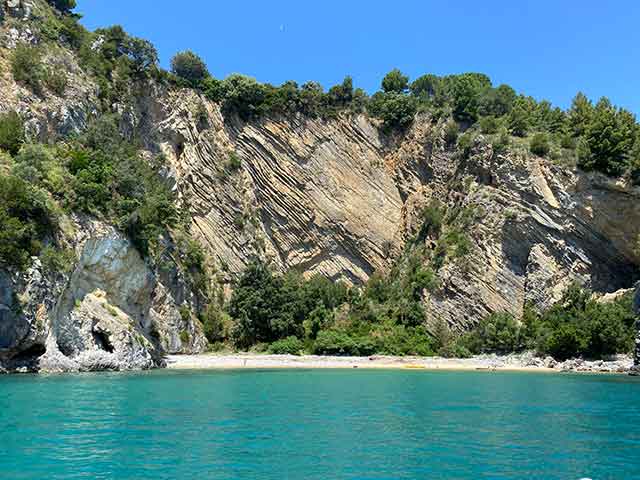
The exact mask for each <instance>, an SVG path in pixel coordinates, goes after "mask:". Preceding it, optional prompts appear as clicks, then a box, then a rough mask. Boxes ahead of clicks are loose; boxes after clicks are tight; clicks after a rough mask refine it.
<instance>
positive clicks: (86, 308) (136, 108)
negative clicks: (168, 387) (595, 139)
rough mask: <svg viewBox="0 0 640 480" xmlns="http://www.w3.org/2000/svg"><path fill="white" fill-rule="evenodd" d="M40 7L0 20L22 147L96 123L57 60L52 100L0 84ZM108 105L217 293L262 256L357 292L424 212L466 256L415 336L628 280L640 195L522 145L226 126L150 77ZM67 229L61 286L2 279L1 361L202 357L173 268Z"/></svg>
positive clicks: (427, 125) (116, 364)
mask: <svg viewBox="0 0 640 480" xmlns="http://www.w3.org/2000/svg"><path fill="white" fill-rule="evenodd" d="M38 5H39V4H38V3H32V2H28V1H18V0H16V1H4V2H0V6H2V11H1V12H0V15H1V16H6V17H9V20H10V21H9V22H7V23H6V24H5V25H4V26H3V28H2V29H0V110H1V111H8V110H16V111H18V112H19V113H20V114H21V115H22V116H23V118H25V120H26V126H27V133H28V135H29V137H30V138H31V139H32V140H38V141H43V142H46V141H51V140H53V139H60V138H64V137H65V136H67V135H70V134H73V133H74V132H81V131H82V130H83V129H84V128H85V127H86V125H87V121H88V119H89V118H90V117H91V116H92V115H94V114H95V113H96V112H97V111H99V110H100V106H99V101H98V92H99V86H98V85H96V84H95V83H94V82H93V81H92V80H91V78H90V77H89V76H87V75H85V74H84V72H83V71H82V69H81V68H80V67H79V65H78V62H77V59H76V58H74V56H73V55H72V54H71V52H70V51H69V50H66V49H64V48H60V49H59V50H58V51H56V52H51V53H50V54H48V55H47V56H46V58H45V61H46V62H48V63H49V64H50V65H52V66H58V67H59V68H64V69H65V71H67V72H68V80H69V82H68V85H69V86H68V88H67V89H66V91H65V93H64V95H62V96H56V95H52V94H50V93H46V94H44V95H35V94H34V93H32V92H30V91H29V90H28V89H27V88H25V87H24V86H22V85H19V84H17V83H16V82H15V81H14V79H13V77H12V75H11V72H10V68H9V60H8V59H9V58H10V54H11V51H12V49H13V48H15V46H16V44H17V43H18V42H27V43H37V42H38V38H37V35H34V34H32V32H31V31H30V30H29V28H26V27H21V25H22V23H21V22H29V21H31V22H32V21H34V19H36V20H37V19H38V18H40V17H38V15H39V10H38ZM111 107H112V109H113V110H114V111H117V112H119V113H120V114H121V117H122V125H121V127H122V128H123V130H125V131H128V132H135V133H136V134H137V135H138V136H139V137H140V138H141V139H142V143H143V145H144V149H143V150H144V151H143V154H145V155H152V154H153V155H156V154H159V153H162V154H164V157H165V158H166V159H167V169H166V171H165V174H166V177H167V178H168V179H170V181H171V182H172V184H173V185H174V188H175V189H176V190H177V192H178V193H179V197H180V198H181V201H182V202H181V203H182V206H183V208H184V209H185V210H187V211H188V215H189V218H190V219H191V231H192V234H193V235H194V236H195V237H196V238H197V239H198V240H199V241H200V242H201V244H202V245H203V246H204V247H205V249H206V251H207V252H208V255H209V256H210V258H211V261H212V263H213V264H214V265H215V267H216V269H217V271H218V272H219V278H220V279H221V280H222V281H223V282H227V281H228V280H229V279H231V278H233V277H234V276H235V275H236V274H238V273H239V272H241V271H242V270H243V268H244V267H245V266H246V265H247V263H248V262H249V261H250V259H251V258H253V257H254V256H260V257H263V258H268V259H270V260H271V262H272V264H273V265H274V266H275V267H276V268H277V269H280V270H281V271H285V270H288V269H292V268H295V269H299V270H301V271H303V272H306V273H307V274H312V273H319V274H322V275H326V276H328V277H330V278H332V279H336V280H343V281H346V282H348V283H350V284H354V285H358V284H362V283H363V282H364V281H366V280H367V279H368V278H369V276H370V275H371V274H372V273H373V272H375V271H377V270H383V271H384V270H387V269H389V268H390V267H391V265H392V264H393V263H394V261H396V260H397V259H398V258H399V257H400V256H401V255H402V252H403V251H404V250H405V247H406V245H407V243H408V242H409V241H410V240H411V239H413V238H415V236H416V233H417V231H418V230H419V229H420V225H421V224H422V223H423V219H422V213H423V211H424V207H425V206H426V205H429V204H430V203H431V202H432V201H433V200H436V199H437V200H438V201H440V202H441V203H442V204H443V205H444V206H445V207H446V208H447V209H456V208H469V209H472V210H473V211H474V212H475V215H474V221H473V223H472V225H470V226H469V228H468V231H467V232H466V235H467V236H468V238H469V240H470V249H469V253H468V254H467V255H466V256H465V257H464V258H463V259H458V260H455V261H451V262H448V263H446V264H445V265H444V266H443V267H442V269H441V270H440V272H439V276H440V280H441V281H440V286H439V288H438V289H437V290H436V291H434V292H431V293H427V292H425V293H424V303H425V305H426V307H427V312H428V322H429V323H431V324H433V322H435V321H440V320H444V321H445V322H446V323H447V324H448V325H449V326H450V327H451V328H452V329H454V330H458V331H461V330H463V329H466V328H469V327H471V326H472V325H473V324H474V323H475V322H477V321H478V320H479V319H480V318H482V317H483V316H485V315H487V314H488V313H491V312H496V311H508V312H512V313H514V314H516V315H518V314H520V313H521V312H522V309H523V306H524V305H525V303H527V302H530V303H532V304H533V305H535V306H536V307H538V308H540V309H542V308H544V307H547V306H549V305H550V304H551V303H553V302H554V301H555V300H557V299H558V298H559V297H560V295H561V294H562V292H563V290H564V289H565V288H566V287H567V286H568V285H569V284H570V283H571V282H573V281H579V282H581V283H583V284H584V285H586V286H588V287H590V288H593V289H594V290H596V291H598V292H612V291H615V290H617V289H620V288H629V287H630V286H631V285H632V284H633V282H634V281H635V280H637V279H638V277H639V272H640V269H639V267H640V251H639V249H638V241H639V239H640V188H638V187H633V186H630V185H627V184H624V183H622V182H616V181H614V180H611V179H609V178H606V177H604V176H602V175H599V174H587V173H583V172H579V171H576V170H575V169H572V168H568V167H563V166H560V165H556V164H554V163H552V162H550V161H547V160H543V159H541V158H537V157H535V156H532V155H530V154H528V153H527V152H526V151H524V150H522V151H520V150H518V149H515V150H512V151H510V153H506V154H503V153H497V152H494V151H493V149H492V147H491V145H490V144H489V143H487V142H483V141H482V139H481V138H480V139H478V140H477V141H476V142H475V144H474V145H472V146H471V148H470V149H469V151H467V152H464V153H463V152H461V151H457V150H455V149H450V148H448V147H447V145H446V142H445V138H444V137H445V133H444V125H443V124H442V122H436V121H434V120H432V119H431V118H429V117H427V116H423V115H418V116H417V117H416V118H415V121H414V122H413V125H412V126H411V127H410V128H409V129H408V130H407V131H406V132H404V133H402V134H399V133H395V134H389V133H385V132H384V131H383V129H381V128H380V125H379V124H378V122H377V121H376V120H372V119H371V118H369V117H367V116H366V115H353V114H347V113H343V114H340V115H338V116H337V117H336V118H333V119H329V120H323V119H319V118H308V117H305V116H303V115H295V116H289V117H270V118H262V119H260V120H252V121H242V120H241V119H239V118H238V117H237V116H235V115H225V114H223V113H222V111H221V109H220V106H219V105H218V104H216V103H214V102H211V101H209V100H207V99H206V98H204V97H203V96H202V95H199V94H198V93H196V92H195V91H193V90H189V89H177V88H167V87H163V86H161V85H159V84H158V83H156V82H153V81H148V82H147V83H146V84H145V85H143V86H142V88H140V86H138V88H136V89H135V94H133V95H132V96H131V98H130V99H128V100H125V101H123V102H122V103H120V104H115V105H112V106H111ZM70 222H71V223H72V224H73V225H74V230H75V232H76V233H73V234H72V235H70V236H69V239H68V242H69V243H70V245H71V246H72V247H73V249H74V251H75V252H76V256H77V260H76V261H75V263H74V265H73V268H72V270H71V272H70V273H68V274H57V275H54V276H52V275H51V274H48V273H46V272H44V271H43V269H42V266H41V265H40V263H39V262H38V261H37V260H34V262H33V265H32V267H31V268H30V269H29V270H28V271H27V272H26V273H25V274H17V273H14V272H9V271H2V272H0V362H2V363H3V364H4V365H5V366H9V367H20V366H25V367H26V366H33V365H35V366H36V367H38V366H39V367H40V368H43V369H48V370H59V369H63V370H91V369H104V368H111V369H119V368H148V367H151V366H155V365H161V364H162V354H163V353H164V352H197V351H202V350H203V349H204V348H205V345H206V341H205V339H204V336H203V335H202V333H201V328H200V325H199V323H198V322H197V320H195V318H192V316H189V315H183V314H181V311H180V310H181V309H180V307H182V306H183V305H187V306H191V305H192V304H193V303H194V302H196V300H194V295H193V293H192V292H191V291H190V290H189V288H188V287H187V284H186V282H185V281H184V279H183V278H181V277H180V273H179V271H178V270H177V269H172V268H169V270H168V271H166V270H161V269H159V268H158V267H157V266H154V265H153V264H151V263H150V262H149V261H148V260H143V259H142V258H141V257H140V255H139V254H138V253H137V251H136V250H135V248H133V246H132V245H131V243H130V242H129V241H128V240H127V239H126V238H124V237H123V236H122V235H121V234H120V233H118V232H117V231H116V230H115V229H114V228H113V227H112V226H109V225H106V224H104V223H101V222H98V221H96V220H94V219H79V218H73V219H70ZM426 242H427V244H428V240H426ZM427 246H429V245H427Z"/></svg>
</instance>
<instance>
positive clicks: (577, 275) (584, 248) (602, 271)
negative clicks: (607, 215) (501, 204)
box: [502, 217, 640, 298]
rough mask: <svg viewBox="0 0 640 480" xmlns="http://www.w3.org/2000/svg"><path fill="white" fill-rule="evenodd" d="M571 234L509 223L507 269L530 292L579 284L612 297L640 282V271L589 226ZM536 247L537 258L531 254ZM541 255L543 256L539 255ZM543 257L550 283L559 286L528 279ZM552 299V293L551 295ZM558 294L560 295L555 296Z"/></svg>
mask: <svg viewBox="0 0 640 480" xmlns="http://www.w3.org/2000/svg"><path fill="white" fill-rule="evenodd" d="M572 227H573V228H572V232H571V233H570V234H569V235H567V234H566V232H556V231H554V230H553V229H551V228H546V227H544V226H541V225H540V224H538V222H536V221H535V220H534V219H533V218H531V217H530V218H526V219H524V220H514V221H506V222H505V223H504V225H503V227H502V253H503V256H504V261H505V264H506V267H507V268H508V269H509V270H510V271H511V272H513V274H515V275H516V276H517V277H520V278H522V279H523V286H524V289H525V291H524V292H523V293H524V296H525V298H526V297H527V294H528V292H527V291H526V290H527V289H530V288H535V289H545V288H551V287H553V288H556V287H557V286H558V285H559V284H564V283H566V282H570V279H574V280H575V281H578V283H581V284H583V285H584V286H585V287H587V288H590V289H592V290H594V291H596V292H602V293H610V292H615V291H617V290H619V289H622V288H630V287H632V286H633V284H634V283H635V281H637V280H638V279H639V278H640V267H639V266H638V265H635V264H634V263H633V262H632V261H631V260H630V259H628V258H627V257H626V256H625V255H624V254H623V253H622V252H620V251H619V250H618V249H617V248H616V246H615V245H614V244H613V243H612V242H611V241H610V240H608V239H607V238H605V237H603V236H602V235H600V234H599V233H597V232H595V231H593V230H590V229H589V228H588V227H587V226H586V225H581V224H579V222H577V223H576V224H575V225H572ZM534 247H536V255H533V254H532V250H533V249H534ZM540 252H543V253H542V254H540ZM541 255H542V257H543V258H542V263H544V265H543V267H544V268H545V269H546V270H547V272H548V273H547V276H548V279H551V278H556V279H558V280H557V282H553V283H551V284H549V285H536V281H539V279H537V278H533V275H531V277H532V278H529V275H530V274H531V272H532V271H535V270H539V268H540V265H539V264H537V265H533V263H532V262H538V263H539V262H540V256H541ZM548 293H549V296H551V292H548ZM556 293H557V292H556Z"/></svg>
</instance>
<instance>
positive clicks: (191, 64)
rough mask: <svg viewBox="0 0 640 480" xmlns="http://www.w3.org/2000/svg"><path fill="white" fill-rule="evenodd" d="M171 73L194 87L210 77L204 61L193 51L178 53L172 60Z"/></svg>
mask: <svg viewBox="0 0 640 480" xmlns="http://www.w3.org/2000/svg"><path fill="white" fill-rule="evenodd" d="M171 71H172V73H173V74H174V75H176V76H177V77H179V78H182V79H184V80H186V81H188V82H190V83H191V84H192V85H197V84H198V83H199V82H201V81H203V80H204V79H205V78H207V77H208V76H209V70H208V69H207V65H206V64H205V63H204V60H202V58H200V57H199V56H198V55H196V54H195V53H193V52H192V51H191V50H186V51H184V52H180V53H177V54H176V55H175V56H174V57H173V58H172V59H171Z"/></svg>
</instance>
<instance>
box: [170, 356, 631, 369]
mask: <svg viewBox="0 0 640 480" xmlns="http://www.w3.org/2000/svg"><path fill="white" fill-rule="evenodd" d="M166 360H167V365H166V368H167V369H169V370H233V369H245V368H246V369H310V368H311V369H395V370H425V371H486V372H496V371H505V372H507V371H512V372H538V373H561V372H575V373H618V374H627V373H629V371H630V369H631V366H632V365H633V362H632V361H631V360H630V359H629V358H628V357H623V358H616V359H613V360H610V361H601V360H598V361H584V360H580V359H577V360H567V361H566V362H556V361H555V360H553V359H551V358H550V357H547V358H545V359H543V358H537V357H534V356H533V355H531V354H520V355H504V356H500V355H478V356H474V357H472V358H443V357H396V356H385V355H372V356H369V357H341V356H318V355H271V354H251V353H234V354H216V353H210V354H197V355H168V356H167V358H166Z"/></svg>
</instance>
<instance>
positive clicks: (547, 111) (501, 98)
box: [172, 51, 640, 180]
mask: <svg viewBox="0 0 640 480" xmlns="http://www.w3.org/2000/svg"><path fill="white" fill-rule="evenodd" d="M172 73H173V75H174V77H172V78H173V81H174V82H175V83H177V84H178V85H184V86H191V87H194V88H198V89H200V90H202V92H203V93H204V94H205V95H206V96H207V97H208V98H210V99H211V100H214V101H217V102H221V103H222V104H223V107H224V108H225V109H226V110H227V111H231V112H235V113H237V114H238V115H239V116H240V117H241V118H243V119H245V120H248V119H250V118H252V117H259V116H261V115H265V114H295V113H303V114H305V115H309V116H324V117H326V116H331V115H335V114H336V113H337V112H339V111H342V110H348V111H351V112H354V113H360V112H365V111H366V112H368V113H369V114H370V115H372V116H374V117H378V118H380V119H381V120H382V121H383V126H384V127H385V128H387V129H389V130H390V129H403V128H406V127H407V126H409V125H410V124H411V123H412V122H413V120H414V118H415V115H416V113H417V112H419V111H422V112H426V113H429V114H430V115H431V118H432V119H433V120H434V121H437V120H438V119H442V118H444V119H446V118H451V119H452V120H453V121H454V122H455V123H454V128H453V130H454V133H453V136H454V138H453V139H450V141H453V143H455V139H456V138H455V137H457V131H458V130H459V129H463V130H467V129H468V130H469V134H474V133H482V134H485V135H490V136H496V138H494V141H495V143H496V144H497V146H498V148H501V147H504V144H505V143H508V142H505V140H504V139H505V137H508V136H514V137H520V138H529V148H530V150H531V152H532V153H534V154H535V155H539V156H548V155H549V154H550V153H552V152H553V153H554V154H555V156H556V157H563V156H564V157H566V158H569V159H574V160H575V161H576V163H577V165H578V166H579V167H581V168H582V169H584V170H597V171H600V172H603V173H605V174H608V175H612V176H620V175H622V174H625V173H629V174H631V175H632V176H634V178H636V179H637V180H640V178H638V177H639V175H640V128H639V127H638V124H637V123H636V120H635V117H634V115H633V114H632V113H630V112H629V111H627V110H625V109H621V108H616V107H614V106H613V105H612V104H611V102H610V101H609V100H608V99H606V98H601V99H600V100H599V101H598V102H597V103H596V104H595V105H594V104H593V103H592V102H591V101H590V100H589V99H587V98H586V97H585V96H584V95H583V94H582V93H578V95H576V97H575V98H574V100H573V102H572V105H571V108H570V109H569V110H568V111H566V112H565V111H563V110H561V109H560V108H558V107H553V106H552V105H551V104H550V103H549V102H548V101H546V100H543V101H540V102H538V101H536V100H535V99H534V98H532V97H528V96H525V95H519V94H517V93H516V92H515V90H514V89H513V88H511V87H510V86H508V85H499V86H497V87H496V86H493V84H492V82H491V80H490V79H489V77H487V76H486V75H484V74H480V73H464V74H460V75H447V76H444V77H439V76H436V75H432V74H427V75H423V76H421V77H419V78H417V79H416V80H414V81H413V82H411V83H410V82H409V78H408V77H407V76H405V75H403V74H402V72H400V71H399V70H397V69H396V70H393V71H391V72H389V73H388V74H387V75H386V76H385V77H384V78H383V80H382V83H381V90H380V91H379V92H377V93H375V94H374V95H373V96H372V97H368V95H367V94H366V93H365V92H364V91H363V90H362V89H357V88H356V89H354V86H353V81H352V79H351V77H346V78H345V80H344V81H343V82H342V83H341V84H339V85H336V86H334V87H331V88H330V89H329V91H328V92H326V93H325V92H324V90H323V89H322V87H321V86H320V85H319V84H318V83H316V82H307V83H305V84H304V85H302V86H299V85H298V84H297V83H296V82H293V81H289V82H285V83H284V84H282V85H281V86H280V87H274V86H272V85H269V84H261V83H258V82H257V81H256V80H254V79H252V78H250V77H247V76H244V75H238V74H234V75H231V76H230V77H228V78H226V79H224V80H218V79H216V78H213V77H212V76H211V75H210V74H209V71H208V69H207V66H206V65H205V63H204V61H203V60H202V59H200V58H199V57H198V56H197V55H195V54H194V53H193V52H191V51H187V52H182V53H179V54H177V55H176V56H175V57H174V58H173V60H172Z"/></svg>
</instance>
